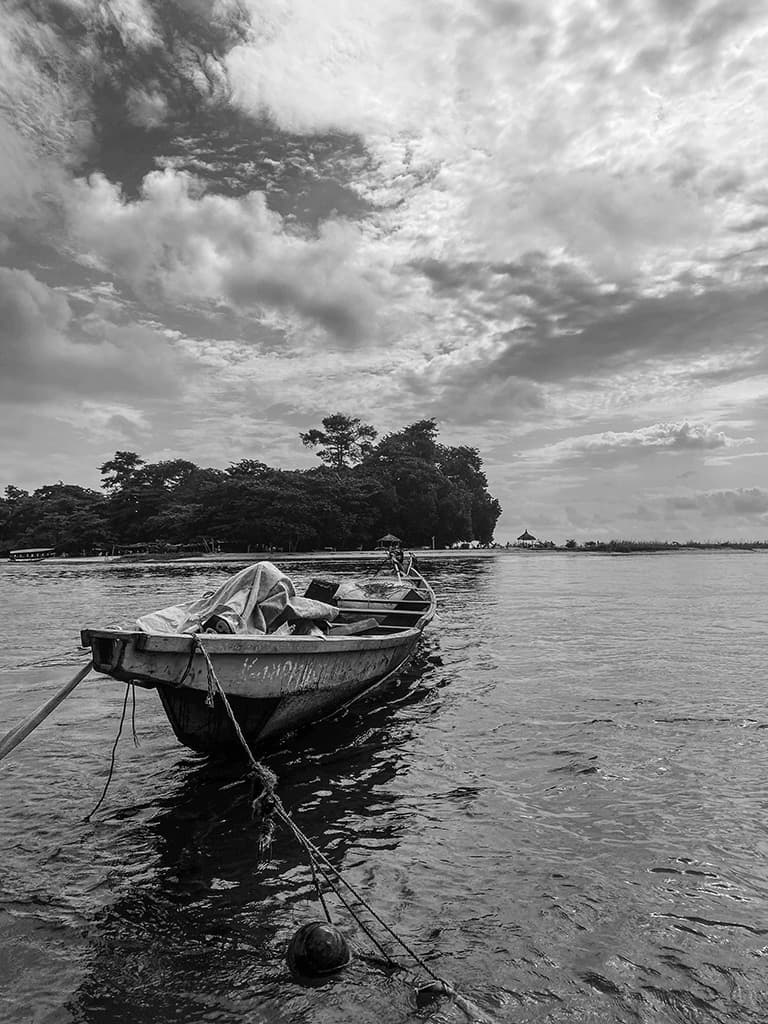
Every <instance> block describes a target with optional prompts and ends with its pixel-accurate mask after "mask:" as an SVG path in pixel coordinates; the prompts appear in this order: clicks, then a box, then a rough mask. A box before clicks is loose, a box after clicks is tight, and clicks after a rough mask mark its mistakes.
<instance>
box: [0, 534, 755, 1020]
mask: <svg viewBox="0 0 768 1024" xmlns="http://www.w3.org/2000/svg"><path fill="white" fill-rule="evenodd" d="M422 567H423V568H424V570H425V573H426V574H427V575H428V576H429V578H430V579H431V580H432V582H433V584H434V586H435V589H436V591H437V592H438V597H439V601H440V606H439V608H440V611H439V615H438V617H437V619H436V620H435V623H434V625H433V626H432V627H431V629H430V632H429V634H428V635H427V637H426V638H425V641H424V643H423V646H422V649H421V650H420V652H419V656H418V658H417V659H416V661H415V663H414V665H413V667H412V668H411V670H410V671H409V672H408V674H407V675H406V677H405V678H404V679H403V680H402V681H401V682H400V683H398V684H397V685H396V686H394V687H392V688H391V689H390V690H389V691H388V694H387V697H388V699H387V701H386V703H385V704H383V705H381V706H376V705H371V704H368V705H366V706H364V707H363V708H361V709H359V710H358V711H356V712H355V713H354V714H348V715H346V716H345V717H344V718H343V719H341V720H340V721H338V722H336V723H333V724H324V725H322V726H319V727H317V728H316V729H314V730H311V731H310V732H308V733H305V734H303V735H302V736H301V737H300V738H299V739H294V740H292V741H291V742H290V743H289V744H287V745H286V747H285V749H281V750H277V751H275V752H273V753H272V754H271V755H270V757H269V761H268V763H269V764H270V766H271V767H272V768H273V769H274V770H275V771H276V772H277V773H278V775H279V777H280V780H281V781H280V790H279V791H280V795H281V797H282V799H283V801H284V803H285V804H286V806H287V807H288V808H289V809H290V810H291V811H292V813H293V814H294V816H295V819H296V820H297V822H298V823H299V824H300V825H301V827H302V828H303V829H304V831H305V832H306V833H307V834H308V835H309V836H310V837H311V838H312V839H313V840H314V841H315V842H316V843H317V844H318V845H319V846H320V847H321V848H322V849H323V851H324V852H325V853H326V855H327V856H328V857H329V858H330V859H331V861H332V862H333V863H334V864H336V865H337V866H338V867H339V868H341V869H343V870H344V872H345V874H346V875H347V876H348V877H349V879H350V881H351V882H353V884H354V885H355V886H356V887H358V888H359V889H360V891H361V892H363V893H364V895H365V897H366V898H367V899H368V900H370V902H371V903H372V905H373V906H375V907H376V909H377V910H378V911H379V913H380V914H381V915H382V916H383V917H384V918H385V919H386V920H387V921H388V923H390V924H391V925H392V926H393V927H394V928H395V929H396V930H397V931H398V932H399V933H400V934H402V935H403V937H404V938H405V939H406V941H407V942H408V943H409V944H411V945H412V946H413V947H414V948H415V949H416V950H417V951H418V952H419V954H420V955H421V956H423V957H424V958H425V959H426V961H427V962H428V963H429V964H430V966H431V967H432V968H433V970H435V971H436V973H438V974H440V975H442V976H445V977H447V978H449V979H451V980H452V981H453V982H454V983H455V984H456V985H457V986H458V987H459V988H460V989H461V990H462V991H464V992H465V993H467V994H468V995H469V996H470V997H471V998H472V999H473V1000H475V1002H477V1003H478V1004H479V1005H480V1006H481V1007H483V1009H484V1010H485V1011H486V1012H488V1013H490V1014H491V1015H492V1016H493V1017H494V1018H495V1019H496V1020H498V1021H510V1022H511V1021H530V1022H534V1021H535V1022H552V1024H554V1022H564V1021H574V1022H584V1021H596V1022H597V1021H599V1022H601V1024H603V1022H631V1021H643V1022H648V1024H650V1022H654V1024H657V1022H678V1021H679V1022H690V1021H697V1022H699V1021H701V1022H709V1021H712V1022H725V1021H734V1022H736V1021H740V1022H755V1024H757V1022H761V1024H762V1022H764V1021H765V1020H766V1019H768V996H767V995H766V992H768V829H767V828H766V823H767V822H768V771H767V770H766V767H767V761H768V759H767V758H766V740H768V710H767V709H766V694H765V691H766V686H765V665H766V662H767V661H768V657H767V656H768V644H767V643H766V639H765V625H766V620H767V619H768V615H767V614H766V613H767V612H768V599H767V598H766V594H768V557H766V556H765V555H762V554H759V553H754V554H752V553H741V552H732V553H700V552H698V553H695V554H685V553H683V552H680V553H668V554H661V555H658V554H657V555H637V556H626V557H623V556H614V557H611V556H603V555H584V554H565V553H533V554H519V553H515V554H508V553H499V554H498V555H497V556H495V557H484V558H480V557H472V556H466V557H462V558H460V559H458V558H447V557H446V558H436V559H434V560H433V559H429V560H426V559H425V561H424V563H423V566H422ZM237 568H239V566H237V565H231V564H230V565H225V564H218V565H217V564H197V565H196V564H181V563H171V564H167V565H150V564H146V565H135V564H134V565H130V564H128V565H126V564H121V563H102V564H99V563H93V564H81V565H78V564H75V563H70V564H68V563H56V564H54V563H40V564H37V565H14V564H4V565H0V586H1V587H2V594H3V598H4V600H3V608H4V612H3V617H2V620H0V708H1V709H2V715H1V716H0V717H1V719H2V729H3V731H4V730H5V729H6V728H9V727H10V726H11V725H12V724H15V723H16V722H17V721H18V720H20V719H21V718H23V717H24V716H25V715H26V714H27V713H29V711H31V710H32V709H33V708H34V707H36V706H37V705H38V704H39V703H41V702H42V701H43V700H45V699H46V698H47V697H48V696H50V695H51V694H52V693H53V692H55V690H56V689H57V688H58V687H59V686H61V685H62V684H63V682H64V681H65V680H66V679H67V678H69V677H70V676H71V675H73V674H74V672H75V671H76V669H77V666H78V664H79V660H80V659H81V658H82V653H81V652H79V651H78V648H77V642H78V634H79V629H80V627H81V626H82V625H85V624H95V623H97V622H102V623H103V622H107V621H109V622H116V621H122V620H126V619H130V618H132V617H135V616H136V615H137V614H141V613H142V612H146V611H148V610H151V609H153V608H157V607H161V606H163V605H165V604H169V603H171V602H173V601H175V600H178V599H181V598H186V597H192V596H196V595H198V594H199V593H200V592H201V591H203V590H206V589H210V588H211V587H212V586H216V585H218V584H219V583H220V582H222V581H223V579H224V578H225V577H226V575H227V574H229V573H231V572H234V571H236V569H237ZM284 568H285V569H286V571H287V572H288V573H289V574H290V575H291V576H292V577H293V578H295V579H296V580H297V582H298V583H299V584H301V583H304V582H306V581H307V580H308V579H309V577H310V576H312V575H322V576H327V575H329V573H331V572H340V571H342V570H345V569H347V568H352V565H351V564H350V565H346V564H344V563H341V562H338V561H337V562H334V563H333V564H328V563H322V564H321V563H311V562H305V563H304V562H290V563H286V564H285V566H284ZM124 695H125V688H124V686H123V685H122V684H119V683H116V682H114V681H112V680H107V679H105V678H104V677H100V676H91V677H89V679H88V680H86V682H84V683H83V684H82V685H81V686H80V687H79V688H78V689H77V690H76V691H75V693H74V694H73V696H72V697H71V698H69V699H68V700H67V701H66V702H65V703H64V704H63V705H62V706H61V707H60V708H59V709H58V710H57V712H56V713H55V714H54V715H53V716H52V717H51V718H50V719H49V720H48V721H47V722H46V723H45V725H43V726H42V727H41V728H40V729H38V730H37V731H36V732H35V733H34V734H33V735H32V736H30V738H29V739H28V740H27V741H26V742H25V743H23V744H22V745H21V746H20V747H19V748H17V749H16V750H15V751H14V752H13V753H12V754H11V755H10V756H9V757H8V758H7V759H6V760H5V761H4V762H3V763H2V765H1V766H0V794H1V798H0V858H1V860H0V863H2V865H3V867H2V872H0V1020H3V1021H9V1022H11V1021H12V1022H22V1021H24V1022H26V1021H31V1022H41V1024H42V1022H45V1024H52V1022H59V1021H61V1022H82V1024H97V1022H98V1024H108V1022H109V1024H117V1022H121V1024H122V1022H125V1024H128V1022H131V1024H150V1022H151V1024H161V1022H163V1024H165V1022H169V1021H175V1020H179V1021H184V1022H185V1024H193V1022H217V1024H219V1022H221V1024H230V1022H232V1024H235V1022H238V1024H239V1022H245V1021H249V1022H257V1024H258V1022H262V1021H263V1022H289V1021H290V1022H300V1021H306V1022H313V1024H314V1022H320V1024H341V1022H349V1021H360V1022H371V1024H373V1022H375V1024H395V1022H400V1021H406V1020H428V1019H429V1020H433V1021H443V1022H449V1021H462V1020H464V1017H463V1015H462V1014H461V1013H460V1012H459V1011H458V1010H457V1009H456V1007H452V1006H450V1005H448V1004H438V1005H436V1006H433V1007H431V1008H425V1009H421V1010H418V1009H416V1008H415V1007H414V1005H413V1001H412V994H411V984H410V983H411V982H412V980H413V978H414V975H413V974H412V973H411V972H410V971H405V970H404V971H400V972H387V971H384V970H381V969H380V968H379V966H378V965H377V963H376V962H375V960H373V959H372V958H370V957H368V956H365V955H362V956H358V957H357V959H356V960H355V962H354V963H353V965H352V966H351V967H350V968H348V969H347V970H346V971H345V972H344V973H343V974H341V975H339V976H337V977H335V978H334V979H332V980H329V981H327V982H325V983H324V984H323V985H320V986H316V987H311V986H303V985H301V984H299V983H298V982H296V981H295V980H294V979H292V977H291V976H290V974H289V972H288V970H287V968H286V967H285V964H284V960H283V954H284V950H285V945H286V943H287V941H288V939H289V938H290V936H291V935H292V934H293V932H294V930H295V929H296V928H297V927H298V926H299V925H300V924H301V923H303V922H305V921H307V920H311V919H314V918H318V917H320V916H322V915H321V912H320V908H319V906H318V904H317V902H316V900H315V898H314V889H313V886H312V881H311V874H310V871H309V869H308V866H307V864H306V862H305V860H304V858H303V856H302V854H301V852H300V850H299V849H298V848H297V846H296V844H295V842H294V841H293V840H292V839H291V838H290V837H289V836H287V835H285V834H283V833H278V835H277V837H276V840H275V843H274V845H273V849H272V859H271V860H270V861H269V862H268V863H266V864H259V863H258V859H257V856H256V842H257V830H256V827H255V826H254V824H253V822H252V821H251V820H250V814H249V808H248V803H247V800H246V799H245V790H244V788H243V787H241V786H237V785H236V786H230V785H229V784H230V783H231V782H232V781H233V780H234V779H235V778H236V776H235V775H233V774H232V772H231V771H228V770H226V769H225V768H224V767H223V766H221V765H217V764H215V763H210V762H209V761H207V760H206V759H205V758H203V757H200V756H198V755H195V754H192V753H191V752H189V751H186V750H185V749H184V748H183V747H181V746H179V745H178V744H177V742H176V740H175V739H174V737H173V735H172V733H171V731H170V727H169V726H168V725H167V723H166V721H165V718H164V716H163V713H162V710H161V708H160V704H159V700H158V699H157V696H156V695H155V694H154V693H152V692H150V691H143V690H137V693H136V702H137V707H136V715H135V719H136V729H137V734H138V737H139V742H140V746H138V747H136V746H134V745H133V742H132V740H131V728H130V722H127V723H126V726H125V728H124V731H123V737H122V739H121V742H120V745H119V747H118V751H117V767H116V772H115V777H114V779H113V782H112V784H111V787H110V789H109V792H108V795H107V798H106V801H105V803H104V804H103V805H102V807H101V809H100V810H99V812H98V813H97V814H96V815H95V816H94V817H93V819H92V820H91V821H90V822H86V821H85V820H84V819H85V817H86V815H87V814H88V812H89V811H91V810H92V808H93V807H94V805H95V803H96V801H97V800H98V798H99V795H100V794H101V791H102V788H103V786H104V782H105V779H106V777H107V772H108V770H109V764H110V751H111V748H112V744H113V742H114V738H115V735H116V731H117V726H118V722H119V719H120V714H121V711H122V707H123V699H124ZM128 711H129V718H130V711H131V702H130V701H129V704H128ZM331 906H332V909H333V912H334V917H335V919H336V920H337V923H338V924H339V925H340V926H341V927H342V928H343V929H344V930H345V931H346V932H347V933H348V934H349V935H350V936H351V937H353V938H354V939H355V941H356V942H357V943H358V945H359V948H360V950H361V951H365V950H367V949H368V948H369V947H368V946H367V945H366V943H365V939H364V936H362V935H361V934H360V933H359V931H357V930H356V929H355V928H354V925H353V924H352V922H351V921H350V919H349V917H348V915H347V914H346V912H345V911H344V910H343V908H339V906H338V904H337V903H332V904H331ZM430 1014H431V1016H430Z"/></svg>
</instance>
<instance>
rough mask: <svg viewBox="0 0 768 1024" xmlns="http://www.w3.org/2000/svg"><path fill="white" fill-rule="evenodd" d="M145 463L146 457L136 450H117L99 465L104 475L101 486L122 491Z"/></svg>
mask: <svg viewBox="0 0 768 1024" xmlns="http://www.w3.org/2000/svg"><path fill="white" fill-rule="evenodd" d="M143 465H144V459H142V458H140V457H139V456H138V455H137V454H136V452H115V454H114V456H113V457H112V458H111V459H110V460H109V461H108V462H105V463H104V464H103V465H102V466H99V472H100V473H101V475H102V477H103V481H102V485H101V486H102V487H103V488H104V490H105V491H111V492H113V493H114V492H115V491H121V490H122V489H123V488H124V487H125V485H126V484H127V483H128V481H129V480H130V479H131V478H132V477H133V476H134V474H135V473H136V471H137V470H138V469H139V467H140V466H143Z"/></svg>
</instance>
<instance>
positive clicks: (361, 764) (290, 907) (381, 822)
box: [70, 644, 438, 1024]
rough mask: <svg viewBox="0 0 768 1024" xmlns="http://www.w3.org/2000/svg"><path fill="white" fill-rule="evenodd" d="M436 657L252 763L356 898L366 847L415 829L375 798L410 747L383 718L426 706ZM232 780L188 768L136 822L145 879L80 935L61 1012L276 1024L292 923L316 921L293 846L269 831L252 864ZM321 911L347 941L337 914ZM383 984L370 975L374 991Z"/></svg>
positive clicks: (226, 771)
mask: <svg viewBox="0 0 768 1024" xmlns="http://www.w3.org/2000/svg"><path fill="white" fill-rule="evenodd" d="M437 660H438V659H437V655H436V654H435V651H434V644H430V645H426V644H425V646H424V648H423V649H422V650H421V651H420V652H419V654H418V656H417V658H416V659H415V661H414V664H413V665H412V667H411V668H410V670H409V671H408V673H407V676H406V677H404V678H401V679H400V680H399V681H398V683H397V684H396V685H395V686H394V687H393V688H392V689H391V690H389V691H388V696H389V697H391V702H390V701H387V702H386V703H385V704H383V705H381V706H374V705H370V704H369V706H368V707H367V708H366V707H365V706H363V707H362V709H360V710H357V711H355V712H354V713H353V712H352V711H351V710H350V712H348V713H346V714H345V715H344V716H342V717H340V718H339V719H338V720H332V721H329V722H327V723H324V724H323V725H322V726H318V727H316V728H314V729H312V730H309V731H305V732H304V733H302V734H301V736H300V738H297V739H295V740H293V741H292V742H291V743H286V744H285V745H284V746H283V747H282V749H276V750H273V751H272V752H271V753H270V754H269V756H268V757H267V758H266V759H265V762H266V763H268V765H269V767H270V768H272V770H273V771H275V772H276V773H277V775H278V778H279V779H280V785H279V793H280V797H281V799H282V801H283V803H284V805H285V806H286V808H287V809H288V810H289V811H290V812H291V813H292V815H293V816H294V818H295V820H296V821H297V823H299V825H300V827H301V828H302V830H303V831H304V832H305V833H306V834H307V835H308V836H309V837H310V838H311V839H312V840H313V842H315V843H316V845H318V846H319V847H320V848H321V849H322V851H323V852H324V853H325V855H326V856H327V857H328V859H329V860H330V861H331V863H333V864H334V865H335V866H336V867H337V868H339V869H342V868H344V870H345V872H351V875H352V876H353V877H355V878H356V881H357V882H358V884H360V880H361V877H362V886H363V888H364V889H365V876H366V873H367V872H368V871H369V870H370V866H366V862H367V861H368V860H369V858H370V855H371V851H372V850H383V849H387V850H395V849H397V846H398V844H399V842H400V839H401V836H402V834H403V833H404V832H405V831H407V830H410V829H413V827H414V825H415V823H414V821H413V815H412V814H411V813H409V812H408V810H407V809H406V810H402V809H400V810H398V807H397V804H398V798H397V796H396V795H395V794H393V793H391V792H389V791H388V788H387V787H388V785H389V783H391V781H392V780H393V779H394V778H395V777H396V775H397V774H398V772H399V771H400V770H401V769H402V765H403V755H402V751H403V749H404V748H405V747H406V746H407V745H408V744H409V743H410V742H411V741H412V739H413V725H412V724H411V723H409V722H407V721H402V720H399V719H398V718H397V714H396V711H397V709H398V708H399V707H400V706H402V704H403V702H407V703H412V702H417V701H419V700H423V699H424V698H428V697H429V694H430V691H431V682H430V677H431V675H432V674H433V673H434V671H435V667H436V661H437ZM239 780H241V774H240V773H234V772H233V769H232V766H231V765H227V764H225V763H222V762H217V761H215V760H204V759H201V760H197V759H195V758H192V759H189V762H188V766H187V767H186V768H185V771H184V776H183V780H182V782H181V785H180V786H178V788H177V789H176V790H175V791H174V792H173V793H172V794H170V795H168V796H166V797H164V798H163V799H162V800H161V801H160V803H161V810H160V811H159V813H157V814H156V815H155V816H154V817H153V818H152V820H151V821H150V822H149V826H148V827H149V831H150V833H151V835H150V837H149V839H148V841H149V843H150V845H151V846H152V847H153V849H154V856H153V861H152V868H151V873H150V875H149V877H147V878H145V879H143V880H141V881H138V882H137V881H136V880H135V879H132V880H131V884H130V886H129V887H127V888H125V891H123V893H122V894H121V895H120V896H119V897H118V898H117V900H116V901H115V902H114V903H112V904H111V905H109V906H108V907H105V908H104V909H103V910H102V911H101V912H100V913H99V914H98V915H97V917H96V919H95V920H94V922H93V925H92V926H91V928H90V929H89V945H90V947H91V954H90V956H89V960H90V965H89V969H88V974H87V977H86V978H85V979H84V980H83V982H82V983H81V984H80V986H79V988H78V991H77V993H76V995H75V996H74V998H73V999H72V1000H71V1003H70V1010H71V1012H72V1014H73V1017H74V1019H75V1020H77V1021H82V1022H86V1021H87V1022H96V1021H110V1022H114V1024H117V1022H120V1021H123V1020H125V1021H128V1020H130V1021H131V1022H132V1024H134V1022H135V1021H136V1020H137V1019H139V1020H141V1021H146V1022H150V1021H158V1022H160V1021H167V1020H169V1019H184V1020H188V1021H191V1020H209V1019H210V1020H217V1021H227V1020H233V1021H234V1020H238V1021H239V1020H242V1019H243V1014H244V1013H245V1012H246V1009H248V1008H251V1007H252V1006H254V1005H262V1004H265V1003H266V1004H268V1005H269V1006H270V1014H272V1013H273V1011H275V1013H276V1015H275V1016H270V1018H269V1019H270V1020H272V1019H280V1018H279V1016H278V1015H277V1007H278V1005H279V1004H280V1003H282V1002H284V1001H285V1000H286V999H290V998H291V991H293V990H294V989H296V988H297V986H296V984H295V982H293V981H292V980H291V979H290V977H289V975H288V972H287V968H286V967H285V965H284V963H283V954H284V949H285V945H286V943H287V941H288V938H289V937H290V935H291V934H292V932H293V930H294V929H295V927H297V925H298V923H300V922H301V921H302V920H308V919H312V918H317V917H321V916H322V912H321V908H320V906H319V904H318V903H317V901H316V898H315V889H314V886H313V883H312V878H311V872H310V869H309V867H308V864H307V860H306V856H305V855H304V853H303V851H302V850H301V849H300V847H299V846H298V844H297V843H296V841H295V840H294V839H293V837H292V836H290V835H288V834H286V833H284V832H283V831H280V832H278V833H277V834H276V837H275V841H274V844H273V847H272V851H271V857H270V859H269V860H268V861H266V862H262V863H259V862H258V852H257V851H258V839H259V829H260V826H259V824H258V823H257V822H254V821H253V820H252V819H251V813H250V799H249V797H250V792H249V787H248V786H247V785H246V784H243V783H242V781H239ZM124 813H126V811H125V810H124V811H122V812H121V816H122V814H124ZM127 813H130V812H127ZM131 828H132V826H131V825H130V823H129V824H128V830H129V831H130V830H131ZM145 830H146V829H145ZM146 841H147V840H146V839H145V843H146ZM330 903H331V906H334V907H335V916H336V918H337V920H338V922H339V923H340V924H341V925H342V926H343V927H346V928H348V929H349V930H350V934H351V935H352V936H354V937H356V938H357V937H358V934H359V933H356V930H355V929H354V926H353V925H352V922H351V921H350V920H349V917H348V915H347V914H346V912H345V911H344V910H343V908H341V907H340V905H339V904H338V903H337V902H336V901H335V900H334V899H333V898H332V897H331V899H330ZM359 937H360V938H362V936H359ZM363 963H364V962H363ZM357 969H358V970H363V972H365V967H364V966H361V967H359V968H357ZM382 979H383V980H386V979H384V976H383V975H382V976H381V977H379V976H378V975H374V982H375V984H382V983H383V980H382ZM137 984H138V985H140V994H137ZM404 991H405V990H404ZM222 993H225V994H226V995H224V997H222ZM295 998H296V999H298V1000H299V1002H301V1000H303V999H306V998H307V997H306V995H305V994H300V995H296V996H295ZM403 998H405V996H404V997H403ZM307 1005H309V1004H307ZM171 1008H172V1009H173V1015H172V1016H170V1014H171ZM300 1012H301V1011H300Z"/></svg>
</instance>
